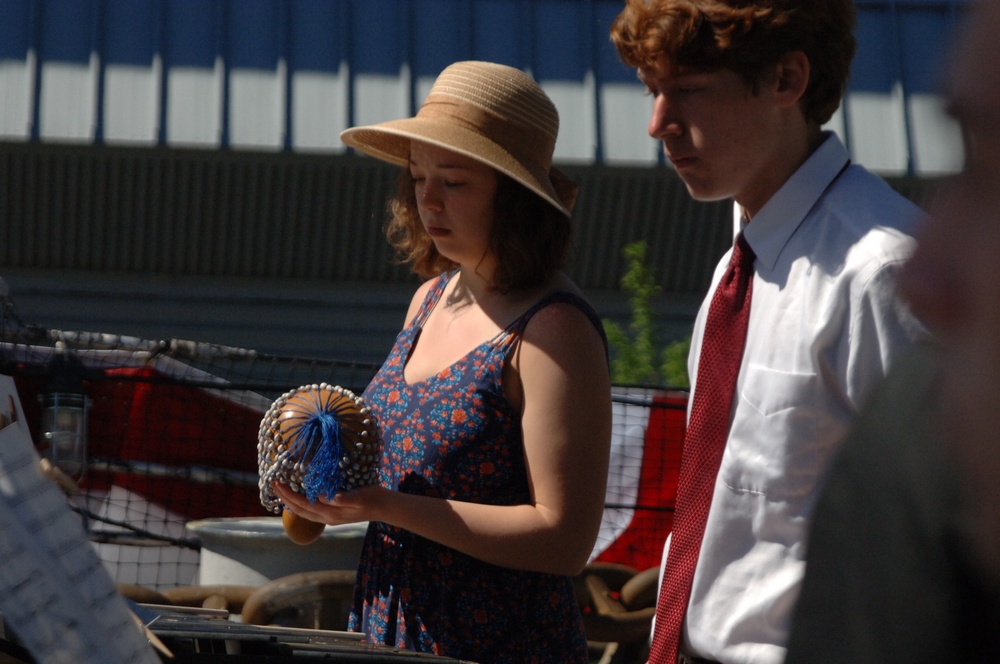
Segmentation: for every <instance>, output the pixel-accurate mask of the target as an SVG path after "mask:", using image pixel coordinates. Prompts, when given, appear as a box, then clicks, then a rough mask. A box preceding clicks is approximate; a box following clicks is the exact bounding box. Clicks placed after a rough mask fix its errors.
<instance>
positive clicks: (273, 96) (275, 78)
mask: <svg viewBox="0 0 1000 664" xmlns="http://www.w3.org/2000/svg"><path fill="white" fill-rule="evenodd" d="M967 4H968V0H857V6H858V28H857V36H858V41H859V50H858V55H857V58H856V61H855V66H854V71H853V75H852V78H851V81H850V85H849V89H848V93H847V96H846V98H845V101H844V104H843V106H842V108H841V110H840V112H838V114H837V115H836V116H835V117H834V119H833V120H832V121H831V122H830V124H829V128H830V129H832V130H834V131H837V132H838V133H840V134H841V136H843V137H844V139H845V141H846V142H847V144H848V146H849V147H850V148H851V150H852V153H853V156H854V158H855V160H856V161H857V162H859V163H862V164H864V165H866V166H868V167H869V168H871V169H873V170H876V171H880V172H885V173H891V174H903V173H911V174H914V173H915V174H932V175H933V174H937V173H941V172H948V171H951V170H954V169H955V168H956V167H957V166H958V164H959V163H960V160H961V143H960V141H959V140H958V136H957V131H956V129H955V127H954V125H953V123H951V122H950V121H948V120H947V119H946V118H944V116H943V115H942V112H941V103H940V96H939V94H938V92H939V88H940V80H939V75H940V67H941V65H942V63H943V62H945V60H946V58H945V57H944V54H945V53H946V52H947V49H948V47H949V44H950V39H951V34H952V29H953V27H954V25H955V22H956V19H957V18H958V16H959V15H960V14H961V13H962V10H963V8H964V7H965V6H966V5H967ZM620 8H621V1H620V0H0V17H3V20H2V21H0V137H6V138H8V139H12V140H43V141H46V142H77V143H97V144H105V143H106V144H128V145H143V146H154V145H170V146H174V147H200V148H206V149H216V148H237V149H260V150H268V151H281V150H287V151H326V152H331V151H332V152H339V151H342V150H343V146H342V145H341V143H340V141H339V139H338V138H337V137H338V134H339V132H340V130H341V129H343V128H345V127H347V126H349V125H352V124H366V123H371V122H378V121H381V120H385V119H389V118H394V117H401V116H405V115H409V114H411V113H412V112H413V110H414V109H415V108H416V106H417V105H419V102H420V101H421V100H422V99H423V97H424V95H425V94H426V92H427V90H428V88H429V86H430V84H431V82H432V81H433V79H434V77H435V76H436V75H437V73H438V72H439V71H440V70H441V69H442V68H443V67H444V66H446V65H447V64H448V63H450V62H453V61H455V60H461V59H486V60H494V61H498V62H503V63H507V64H511V65H514V66H517V67H520V68H523V69H526V70H528V71H531V72H532V73H533V74H534V75H535V76H536V78H538V80H539V81H540V82H541V83H542V85H543V87H545V89H546V90H547V92H548V93H549V94H550V96H552V98H553V100H554V101H555V103H556V105H557V107H558V108H559V109H560V111H561V115H562V120H563V123H562V125H563V126H562V131H561V133H560V138H559V143H558V144H557V155H558V156H559V158H560V159H561V160H564V161H577V162H582V163H595V162H596V163H612V164H623V163H624V164H637V163H638V164H652V163H657V161H658V160H659V159H660V156H659V150H658V148H657V146H656V144H655V143H654V142H653V141H652V140H651V139H649V137H648V136H646V135H645V121H646V115H647V113H648V99H647V98H646V97H645V96H644V94H643V89H642V88H641V86H639V85H638V83H637V81H636V79H635V76H634V73H633V72H632V71H630V70H628V69H626V68H625V67H623V66H622V65H621V63H620V62H619V61H618V58H617V55H616V54H615V52H614V49H613V48H612V47H611V45H610V43H609V40H608V27H609V25H610V23H611V21H612V20H613V18H614V16H615V15H616V14H617V12H618V11H619V10H620Z"/></svg>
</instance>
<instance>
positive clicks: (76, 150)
mask: <svg viewBox="0 0 1000 664" xmlns="http://www.w3.org/2000/svg"><path fill="white" fill-rule="evenodd" d="M567 170H568V171H569V172H570V174H571V175H572V176H573V177H574V178H576V179H577V180H578V181H579V183H580V191H581V194H580V200H579V203H578V206H577V226H578V229H577V240H576V252H575V254H574V257H573V265H572V267H571V271H572V272H573V274H574V276H575V277H576V278H577V279H578V280H579V281H580V283H581V285H582V286H584V287H585V288H596V289H604V288H617V286H618V283H619V280H620V278H621V275H622V272H623V269H624V265H623V261H622V258H621V252H622V247H623V246H624V245H625V244H626V243H628V242H632V241H634V240H638V239H646V240H647V241H648V242H649V245H650V249H651V253H650V258H651V261H652V263H653V264H654V265H656V266H658V267H662V268H663V270H664V274H663V275H662V277H663V284H664V288H665V290H667V291H668V292H678V293H689V292H696V291H699V290H701V289H703V288H704V286H705V284H706V278H707V275H708V274H710V271H711V266H712V265H714V263H715V261H716V259H717V258H718V256H719V254H720V253H721V251H722V250H723V249H724V247H725V246H726V242H727V237H728V233H729V231H728V224H726V223H721V224H720V223H716V218H717V217H718V216H719V215H722V216H723V217H724V216H726V215H728V214H729V212H728V210H729V206H728V205H726V204H719V205H706V204H701V203H696V202H693V201H691V200H690V198H689V197H688V196H687V195H686V194H685V193H684V192H683V187H682V186H681V185H680V184H679V181H678V180H677V179H676V178H675V177H673V174H672V172H670V171H668V170H666V169H663V168H631V169H629V168H615V167H580V166H578V167H574V168H568V169H567ZM395 174H396V170H395V169H394V168H391V167H386V166H384V165H383V164H381V163H380V162H377V161H375V160H372V159H367V158H361V157H354V156H347V155H344V156H333V155H326V156H317V155H301V154H289V153H278V154H275V153H253V152H229V151H198V150H171V149H165V148H115V147H106V146H97V147H93V146H65V145H46V144H41V143H28V144H25V143H4V144H0V220H2V223H0V262H2V265H4V266H7V267H12V268H43V269H72V270H90V271H122V272H140V273H162V274H174V275H185V276H231V277H274V278H291V279H320V280H327V281H330V280H332V281H367V282H399V281H403V280H408V279H409V274H408V272H407V271H406V269H404V268H403V267H401V266H398V265H395V264H394V263H393V262H392V260H391V254H390V251H389V250H388V248H387V246H386V242H385V240H384V238H383V236H382V225H383V222H384V218H385V211H384V210H385V201H386V198H387V197H388V196H389V195H390V193H391V191H392V189H393V187H394V180H395Z"/></svg>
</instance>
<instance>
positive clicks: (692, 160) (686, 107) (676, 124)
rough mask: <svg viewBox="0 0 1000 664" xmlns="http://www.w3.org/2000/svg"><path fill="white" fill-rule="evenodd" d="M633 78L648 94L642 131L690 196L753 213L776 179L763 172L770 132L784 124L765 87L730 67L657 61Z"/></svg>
mask: <svg viewBox="0 0 1000 664" xmlns="http://www.w3.org/2000/svg"><path fill="white" fill-rule="evenodd" d="M638 75H639V80H640V81H642V82H643V83H644V84H645V85H646V88H647V89H648V90H649V93H650V95H651V96H652V98H653V110H652V114H651V116H650V120H649V126H648V127H647V130H648V132H649V135H650V136H652V137H653V138H655V139H657V140H659V141H660V142H661V143H662V144H663V152H664V154H665V155H666V157H667V159H668V160H669V161H670V163H671V164H672V165H673V167H674V169H675V170H676V171H677V174H678V175H679V176H680V178H681V180H683V181H684V184H685V185H686V186H687V189H688V192H689V193H690V194H691V196H692V197H694V198H695V199H697V200H700V201H713V200H721V199H725V198H734V199H735V200H736V201H737V202H738V203H740V204H741V205H743V206H744V207H745V208H747V209H748V210H750V211H751V212H756V210H758V209H760V207H761V206H762V205H763V204H764V203H765V202H767V200H768V199H769V198H770V197H771V195H772V194H773V193H774V192H775V191H777V189H778V187H780V185H781V184H782V183H781V182H773V181H771V178H770V177H769V175H770V173H771V172H772V169H770V168H769V160H770V159H771V158H773V155H772V154H771V151H772V150H773V148H772V147H771V146H772V145H774V144H775V143H776V142H775V141H774V140H773V139H774V137H775V135H776V134H775V132H781V131H784V130H785V129H786V127H784V126H783V124H784V123H783V121H782V120H781V119H780V114H779V113H777V112H776V109H775V107H774V105H773V103H772V99H771V97H770V95H769V94H768V93H767V91H766V86H765V89H764V90H762V91H761V93H760V94H753V93H751V91H750V88H749V86H748V85H747V83H746V82H745V81H744V80H743V79H742V78H741V77H740V76H739V75H738V74H736V73H735V72H733V71H730V70H725V69H724V70H717V71H702V70H696V69H685V68H681V69H680V70H679V71H678V70H673V69H672V68H671V67H670V66H669V65H668V64H667V62H666V59H665V58H664V59H663V60H661V61H660V63H658V64H657V66H655V67H649V68H642V69H640V70H639V72H638Z"/></svg>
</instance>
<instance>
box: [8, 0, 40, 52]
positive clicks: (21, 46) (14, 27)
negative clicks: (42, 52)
mask: <svg viewBox="0 0 1000 664" xmlns="http://www.w3.org/2000/svg"><path fill="white" fill-rule="evenodd" d="M32 4H33V3H32V2H31V0H0V16H2V17H3V20H0V60H24V59H25V57H26V56H27V54H28V51H29V50H30V49H31V41H32V34H31V25H32V22H31V15H32Z"/></svg>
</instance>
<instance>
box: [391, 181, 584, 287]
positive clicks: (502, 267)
mask: <svg viewBox="0 0 1000 664" xmlns="http://www.w3.org/2000/svg"><path fill="white" fill-rule="evenodd" d="M493 213H494V216H493V227H492V228H491V229H490V238H489V250H490V252H492V253H493V254H494V255H495V256H496V258H497V268H496V272H495V274H494V275H493V284H492V286H493V288H494V289H495V290H497V291H499V292H501V293H505V294H506V293H510V292H514V291H522V290H527V289H530V288H534V287H537V286H541V285H542V284H544V283H545V282H546V281H548V280H549V279H550V278H551V277H552V275H553V274H554V273H555V272H556V271H557V270H560V269H562V268H563V267H564V266H565V264H566V260H567V257H568V254H569V246H570V233H571V222H570V219H569V218H568V217H567V216H566V215H564V214H562V213H561V212H559V211H558V210H556V209H555V208H554V207H553V206H552V205H550V204H549V203H547V202H546V201H545V200H544V199H542V198H541V197H540V196H538V195H537V194H535V193H534V192H532V191H531V190H530V189H528V188H527V187H525V186H523V185H522V184H520V183H519V182H517V181H515V180H513V179H512V178H509V177H507V176H506V175H504V174H502V173H497V190H496V196H495V197H494V199H493ZM389 214H390V218H389V223H388V225H387V226H386V238H387V239H388V240H389V244H390V245H391V246H392V247H393V248H394V249H395V250H396V252H397V255H398V257H399V260H400V262H401V263H408V264H410V269H411V270H412V271H413V272H414V273H416V274H418V275H420V276H421V277H424V278H431V277H436V276H437V275H439V274H441V273H442V272H447V271H449V270H454V269H455V268H457V267H458V264H457V263H455V262H454V261H452V260H450V259H448V258H445V257H444V256H442V255H441V254H440V253H439V252H438V250H437V248H436V247H435V246H434V242H433V240H432V239H431V237H430V235H428V234H427V231H425V230H424V225H423V224H422V223H421V222H420V215H419V214H418V213H417V198H416V193H415V191H414V181H413V177H412V176H411V175H410V170H409V169H408V168H404V169H401V171H400V173H399V177H398V178H397V180H396V194H395V196H393V198H392V199H391V200H390V201H389Z"/></svg>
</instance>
